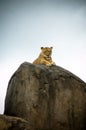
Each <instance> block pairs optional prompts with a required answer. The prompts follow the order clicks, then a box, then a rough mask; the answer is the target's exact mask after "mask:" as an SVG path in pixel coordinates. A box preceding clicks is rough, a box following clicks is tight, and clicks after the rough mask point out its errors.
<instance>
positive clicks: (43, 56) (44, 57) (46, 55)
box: [33, 47, 55, 66]
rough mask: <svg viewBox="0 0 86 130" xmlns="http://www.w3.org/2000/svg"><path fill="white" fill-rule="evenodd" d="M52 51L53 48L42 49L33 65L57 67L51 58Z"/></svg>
mask: <svg viewBox="0 0 86 130" xmlns="http://www.w3.org/2000/svg"><path fill="white" fill-rule="evenodd" d="M52 49H53V47H41V53H40V55H39V56H38V58H37V59H36V60H35V61H34V62H33V64H43V65H47V66H51V65H55V62H53V61H52V58H51V55H52Z"/></svg>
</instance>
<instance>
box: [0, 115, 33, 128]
mask: <svg viewBox="0 0 86 130" xmlns="http://www.w3.org/2000/svg"><path fill="white" fill-rule="evenodd" d="M0 130H34V129H33V127H32V126H31V125H30V124H29V123H28V122H27V121H25V120H24V119H22V118H18V117H10V116H6V115H0Z"/></svg>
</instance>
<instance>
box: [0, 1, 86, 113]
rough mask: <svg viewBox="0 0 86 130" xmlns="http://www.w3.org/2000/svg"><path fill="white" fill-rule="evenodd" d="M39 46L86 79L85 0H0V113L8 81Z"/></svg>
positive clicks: (30, 60) (31, 58) (37, 52)
mask: <svg viewBox="0 0 86 130" xmlns="http://www.w3.org/2000/svg"><path fill="white" fill-rule="evenodd" d="M41 46H53V55H52V57H53V60H54V61H55V62H56V64H57V65H59V66H61V67H63V68H65V69H67V70H69V71H70V72H72V73H74V74H75V75H77V76H78V77H80V78H81V79H82V80H84V81H85V82H86V69H85V68H86V1H85V0H0V61H1V63H0V69H1V70H0V72H1V74H0V113H3V110H4V99H5V94H6V89H7V85H8V81H9V79H10V78H11V76H12V74H13V73H14V72H15V71H16V69H17V68H18V67H19V65H20V64H21V63H23V62H24V61H27V62H33V60H34V59H35V58H36V57H37V56H38V55H39V53H40V47H41Z"/></svg>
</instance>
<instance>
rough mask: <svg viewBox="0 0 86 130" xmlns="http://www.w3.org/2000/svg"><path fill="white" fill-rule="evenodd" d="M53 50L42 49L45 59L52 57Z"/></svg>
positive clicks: (48, 48)
mask: <svg viewBox="0 0 86 130" xmlns="http://www.w3.org/2000/svg"><path fill="white" fill-rule="evenodd" d="M52 49H53V47H41V50H42V55H44V57H45V58H49V57H51V55H52Z"/></svg>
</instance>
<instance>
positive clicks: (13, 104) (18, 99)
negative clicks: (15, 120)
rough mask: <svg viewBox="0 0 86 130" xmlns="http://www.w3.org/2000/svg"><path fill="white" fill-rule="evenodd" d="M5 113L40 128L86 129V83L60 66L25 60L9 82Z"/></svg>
mask: <svg viewBox="0 0 86 130" xmlns="http://www.w3.org/2000/svg"><path fill="white" fill-rule="evenodd" d="M4 113H5V114H6V115H10V116H18V117H21V118H23V119H25V120H27V121H29V122H30V123H31V124H32V125H33V126H34V127H35V128H36V129H38V130H86V83H84V82H83V81H82V80H81V79H79V78H78V77H77V76H75V75H74V74H72V73H71V72H69V71H67V70H65V69H63V68H61V67H59V66H55V65H52V66H49V67H48V66H45V65H34V64H30V63H27V62H25V63H23V64H21V66H20V67H19V68H18V70H17V71H16V72H15V73H14V75H13V76H12V77H11V79H10V81H9V84H8V89H7V94H6V100H5V112H4Z"/></svg>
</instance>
